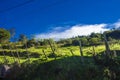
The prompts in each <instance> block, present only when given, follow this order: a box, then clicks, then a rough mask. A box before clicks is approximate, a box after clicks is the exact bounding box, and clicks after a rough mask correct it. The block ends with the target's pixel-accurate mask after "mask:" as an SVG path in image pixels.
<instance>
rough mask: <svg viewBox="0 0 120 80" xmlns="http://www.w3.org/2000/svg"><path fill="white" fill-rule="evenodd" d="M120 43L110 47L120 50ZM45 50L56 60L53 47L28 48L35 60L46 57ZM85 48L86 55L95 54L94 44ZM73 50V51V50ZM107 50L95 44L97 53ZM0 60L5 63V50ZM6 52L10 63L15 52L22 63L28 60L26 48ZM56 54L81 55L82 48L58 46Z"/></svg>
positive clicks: (64, 55) (62, 55) (60, 55)
mask: <svg viewBox="0 0 120 80" xmlns="http://www.w3.org/2000/svg"><path fill="white" fill-rule="evenodd" d="M119 46H120V45H119V44H112V45H110V49H111V50H120V47H119ZM42 50H44V52H45V54H46V56H48V60H54V57H50V55H51V53H52V50H51V48H50V47H49V46H48V47H39V48H34V47H31V48H28V49H27V53H28V54H29V56H30V60H31V61H34V60H38V59H45V55H44V53H43V51H42ZM82 50H83V55H84V56H92V55H93V54H92V53H93V46H89V47H82ZM71 51H72V52H71ZM104 51H105V46H104V45H99V46H95V52H96V54H100V53H103V52H104ZM0 52H1V53H0V54H1V56H0V62H1V63H4V61H5V58H4V56H3V55H2V54H3V50H2V49H1V50H0ZM16 52H18V54H19V58H20V59H18V57H17V56H18V55H17V54H16ZM4 53H5V55H6V59H7V60H8V61H9V63H13V62H14V58H13V56H12V55H11V53H14V54H15V55H16V57H15V60H17V61H18V60H20V63H22V62H25V61H26V60H28V58H27V57H28V56H27V55H26V54H25V55H24V53H26V49H17V50H16V49H12V50H8V49H4ZM55 54H56V55H57V56H58V58H62V57H70V56H81V55H80V50H79V46H69V47H58V48H57V50H56V51H55Z"/></svg>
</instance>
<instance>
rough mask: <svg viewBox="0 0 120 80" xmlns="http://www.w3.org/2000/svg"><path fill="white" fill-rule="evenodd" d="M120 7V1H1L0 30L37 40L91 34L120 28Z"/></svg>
mask: <svg viewBox="0 0 120 80" xmlns="http://www.w3.org/2000/svg"><path fill="white" fill-rule="evenodd" d="M119 4H120V0H0V27H3V28H6V29H10V28H15V29H16V36H18V35H19V34H22V33H23V34H26V35H27V36H30V35H35V37H36V38H49V37H51V38H56V39H57V38H69V37H72V36H77V35H88V34H90V33H91V32H103V31H106V30H109V28H110V27H119V25H120V21H119V19H120V5H119ZM106 27H109V28H107V29H106Z"/></svg>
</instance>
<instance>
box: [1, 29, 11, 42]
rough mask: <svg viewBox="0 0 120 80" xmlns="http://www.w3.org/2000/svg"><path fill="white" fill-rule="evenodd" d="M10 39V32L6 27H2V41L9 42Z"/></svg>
mask: <svg viewBox="0 0 120 80" xmlns="http://www.w3.org/2000/svg"><path fill="white" fill-rule="evenodd" d="M9 39H10V32H9V31H8V30H6V29H4V28H0V43H3V42H7V41H9Z"/></svg>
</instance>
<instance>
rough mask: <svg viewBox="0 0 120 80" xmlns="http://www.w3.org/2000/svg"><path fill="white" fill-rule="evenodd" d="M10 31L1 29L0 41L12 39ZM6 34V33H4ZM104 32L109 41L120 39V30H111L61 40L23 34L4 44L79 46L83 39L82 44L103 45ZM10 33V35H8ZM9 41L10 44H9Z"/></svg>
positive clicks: (20, 46) (10, 45)
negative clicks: (37, 38) (36, 37)
mask: <svg viewBox="0 0 120 80" xmlns="http://www.w3.org/2000/svg"><path fill="white" fill-rule="evenodd" d="M8 32H9V31H8V30H7V31H6V30H5V29H0V34H1V35H0V42H1V43H3V42H4V41H5V40H9V39H10V37H11V36H10V35H12V33H11V32H10V33H8ZM3 34H4V35H3ZM103 34H105V35H106V38H107V40H108V41H109V42H118V41H119V39H120V30H109V31H105V32H104V33H91V34H90V35H88V36H76V37H73V38H67V39H61V40H59V41H54V40H53V39H39V40H36V39H35V38H34V37H33V38H31V39H28V38H27V36H26V35H25V34H21V35H20V36H19V38H18V39H16V41H15V42H10V41H9V42H8V41H7V42H5V43H7V44H3V48H9V47H11V48H15V45H17V46H16V47H17V48H25V47H28V48H29V47H36V48H38V47H42V46H47V45H49V43H51V44H57V45H58V46H62V47H64V46H78V45H79V41H81V43H82V46H92V45H101V44H104V38H103ZM7 35H8V36H7ZM8 43H9V44H8Z"/></svg>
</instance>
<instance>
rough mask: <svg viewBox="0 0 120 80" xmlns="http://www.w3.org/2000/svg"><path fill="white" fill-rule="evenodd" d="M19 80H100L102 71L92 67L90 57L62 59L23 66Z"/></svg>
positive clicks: (38, 61)
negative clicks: (82, 60) (82, 59)
mask: <svg viewBox="0 0 120 80" xmlns="http://www.w3.org/2000/svg"><path fill="white" fill-rule="evenodd" d="M22 67H23V69H24V70H23V73H21V75H20V77H19V80H95V79H96V80H102V79H101V78H102V69H101V70H99V68H98V67H97V66H96V65H94V61H93V58H92V57H84V64H83V63H82V62H81V57H80V56H72V57H63V58H60V59H56V60H53V61H49V62H46V61H43V62H41V61H40V60H37V61H34V62H33V63H32V64H29V65H26V66H25V65H23V66H22Z"/></svg>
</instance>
